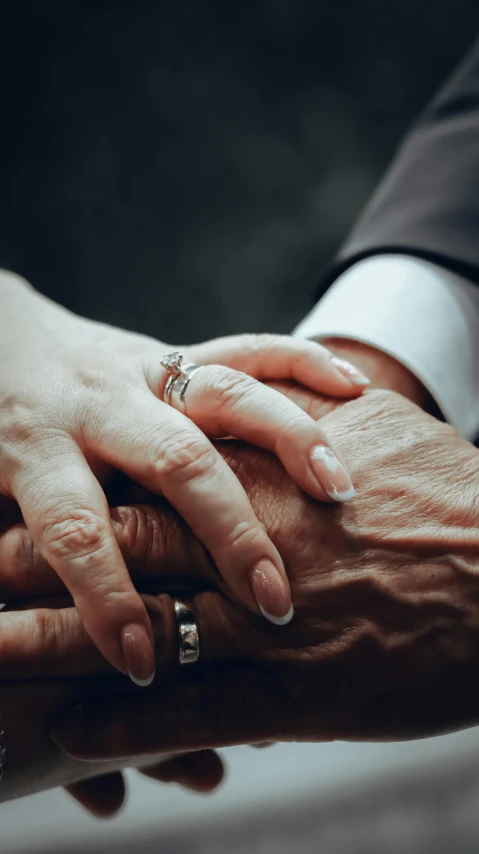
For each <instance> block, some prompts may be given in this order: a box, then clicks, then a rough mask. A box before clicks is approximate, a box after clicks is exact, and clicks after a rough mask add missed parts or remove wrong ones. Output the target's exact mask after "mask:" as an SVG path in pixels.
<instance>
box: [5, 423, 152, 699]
mask: <svg viewBox="0 0 479 854" xmlns="http://www.w3.org/2000/svg"><path fill="white" fill-rule="evenodd" d="M12 488H13V492H14V494H15V497H16V499H17V501H18V503H19V505H20V508H21V510H22V513H23V518H24V519H25V523H26V526H27V528H28V529H29V530H30V532H31V534H32V539H33V541H34V543H35V544H36V545H37V547H38V549H39V551H40V552H41V554H42V555H43V557H44V558H45V560H46V561H47V562H48V564H49V565H50V566H51V567H52V568H53V569H54V570H55V572H56V573H57V574H58V575H59V577H60V578H61V579H62V581H63V582H64V584H65V586H66V587H67V588H68V590H69V591H70V593H71V595H72V596H73V599H74V602H75V604H76V606H77V608H78V613H79V615H80V617H81V619H82V620H83V622H84V624H85V628H86V630H87V632H88V633H89V635H90V637H91V638H92V640H93V641H94V643H95V644H96V645H97V646H98V648H99V649H100V650H101V652H102V653H103V655H104V656H105V657H106V658H107V659H108V661H110V662H111V664H113V665H114V666H115V667H117V668H118V669H119V670H121V671H122V672H123V673H128V674H129V675H130V677H131V678H132V679H133V680H134V681H135V682H136V683H137V684H149V683H150V682H151V681H152V679H153V675H154V666H155V665H154V654H153V645H152V635H151V626H150V622H149V619H148V615H147V613H146V610H145V606H144V605H143V603H142V601H141V599H140V597H139V595H138V593H137V592H136V590H135V588H134V586H133V584H132V581H131V579H130V576H129V574H128V571H127V568H126V566H125V563H124V561H123V558H122V556H121V553H120V549H119V548H118V544H117V542H116V539H115V536H114V532H113V528H112V524H111V520H110V514H109V509H108V505H107V503H106V499H105V496H104V493H103V491H102V489H101V487H100V484H99V483H98V481H97V480H96V478H95V477H94V476H93V474H92V472H91V470H90V468H89V466H88V465H87V463H86V460H85V458H84V457H83V455H82V453H81V451H80V449H79V448H78V446H77V445H76V444H75V443H74V442H73V441H71V440H70V439H68V438H67V437H65V438H64V439H60V438H57V439H56V441H55V443H54V445H52V443H47V442H45V443H44V445H43V447H41V448H39V449H38V450H37V453H36V455H35V458H34V459H33V460H32V462H29V461H28V460H27V461H25V462H24V463H23V465H22V466H21V467H20V468H19V470H18V471H17V472H16V474H15V476H14V478H13V482H12Z"/></svg>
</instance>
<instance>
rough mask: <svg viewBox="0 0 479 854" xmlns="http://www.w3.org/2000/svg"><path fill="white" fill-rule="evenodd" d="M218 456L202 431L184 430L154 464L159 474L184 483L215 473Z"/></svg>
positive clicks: (164, 446)
mask: <svg viewBox="0 0 479 854" xmlns="http://www.w3.org/2000/svg"><path fill="white" fill-rule="evenodd" d="M218 459H219V458H218V455H217V452H216V450H215V448H214V447H213V445H210V443H209V442H208V441H207V439H206V438H205V437H204V436H203V435H202V434H201V433H198V435H197V434H196V433H190V434H188V433H186V432H184V433H181V434H178V435H177V436H176V437H175V438H172V439H170V440H169V441H168V442H166V443H165V444H164V445H163V447H162V448H161V451H160V453H159V454H158V456H157V458H156V459H155V460H154V461H153V463H152V467H153V470H154V474H155V476H156V475H157V476H158V479H159V480H160V482H161V481H162V480H167V481H173V482H175V483H179V484H180V485H182V484H186V483H189V482H190V481H193V480H197V479H204V478H205V477H210V476H213V475H214V474H215V473H216V471H217V466H218Z"/></svg>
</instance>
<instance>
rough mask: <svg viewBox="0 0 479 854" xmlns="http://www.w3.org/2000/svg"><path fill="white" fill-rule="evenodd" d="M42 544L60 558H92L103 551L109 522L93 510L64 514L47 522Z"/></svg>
mask: <svg viewBox="0 0 479 854" xmlns="http://www.w3.org/2000/svg"><path fill="white" fill-rule="evenodd" d="M40 535H41V538H42V542H43V543H44V544H45V546H46V547H47V549H48V552H49V554H50V555H52V556H54V557H56V558H58V559H66V560H68V559H73V558H76V559H88V558H91V557H92V556H95V555H97V554H98V552H100V551H101V550H102V548H103V546H104V544H105V540H106V537H107V524H106V521H105V520H104V519H103V518H102V517H101V516H99V515H98V514H97V513H95V512H93V511H90V510H76V511H74V512H72V513H66V514H61V515H60V516H57V517H56V518H55V519H53V520H49V521H46V522H44V523H43V525H42V528H41V532H40Z"/></svg>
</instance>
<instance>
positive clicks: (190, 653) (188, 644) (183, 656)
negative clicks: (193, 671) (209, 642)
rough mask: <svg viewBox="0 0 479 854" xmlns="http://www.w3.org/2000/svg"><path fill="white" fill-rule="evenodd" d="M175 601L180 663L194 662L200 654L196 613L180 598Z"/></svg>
mask: <svg viewBox="0 0 479 854" xmlns="http://www.w3.org/2000/svg"><path fill="white" fill-rule="evenodd" d="M174 602H175V617H176V625H177V628H178V641H179V651H178V658H179V661H180V664H194V663H195V662H196V661H198V657H199V654H200V638H199V635H198V626H197V625H196V622H195V615H194V614H193V611H192V610H191V608H188V606H187V605H185V604H184V602H180V601H179V600H178V599H175V600H174Z"/></svg>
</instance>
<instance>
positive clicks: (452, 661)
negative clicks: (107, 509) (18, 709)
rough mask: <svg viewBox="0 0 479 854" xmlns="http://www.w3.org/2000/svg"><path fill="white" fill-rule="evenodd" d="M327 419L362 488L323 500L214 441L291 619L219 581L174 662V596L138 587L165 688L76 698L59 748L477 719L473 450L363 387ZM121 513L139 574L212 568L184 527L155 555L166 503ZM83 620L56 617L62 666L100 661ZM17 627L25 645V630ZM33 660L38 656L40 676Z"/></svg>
mask: <svg viewBox="0 0 479 854" xmlns="http://www.w3.org/2000/svg"><path fill="white" fill-rule="evenodd" d="M325 420H326V422H327V424H326V426H327V428H328V429H329V431H330V433H331V435H332V436H333V437H334V439H335V441H336V443H337V445H338V447H339V449H340V450H341V451H342V453H343V454H344V455H345V456H346V457H347V458H348V461H349V463H350V466H351V469H352V472H353V476H354V480H355V483H356V486H357V499H356V500H355V501H354V502H352V503H351V504H350V505H349V506H345V507H341V508H339V507H324V506H319V505H317V504H315V503H314V502H313V501H311V500H310V499H308V498H307V497H306V496H304V495H303V494H302V493H301V492H300V491H299V490H298V489H297V487H295V486H294V484H293V483H292V482H291V481H290V480H289V478H288V477H287V476H286V475H285V473H284V470H283V469H282V468H281V467H280V466H279V465H278V463H277V462H276V460H275V459H274V458H272V457H270V456H269V455H267V454H264V453H261V452H257V451H253V450H251V449H248V448H245V447H241V446H235V445H233V446H229V445H228V444H227V443H225V446H224V453H225V456H226V459H227V460H228V462H229V463H230V464H231V465H232V467H233V468H234V470H235V472H236V473H237V474H238V476H239V477H240V479H241V480H242V482H243V484H244V486H245V488H246V490H247V491H248V494H249V496H250V498H251V500H252V502H253V504H254V506H255V509H256V512H257V513H258V515H259V516H260V517H261V518H262V521H263V522H264V524H265V525H266V527H267V529H268V531H269V533H270V535H271V537H272V538H273V540H274V542H275V544H276V545H277V547H278V548H279V550H280V552H281V553H282V555H283V557H284V560H285V563H286V566H287V568H288V574H289V578H290V581H291V586H292V590H293V599H294V602H295V608H296V611H295V618H294V620H293V621H292V623H291V624H290V625H289V626H285V627H278V628H275V627H270V626H265V625H263V622H262V621H261V620H259V619H256V618H255V617H254V615H250V614H248V613H247V612H246V611H245V610H243V609H241V608H239V607H238V606H237V605H236V604H235V603H234V602H232V601H231V600H228V599H227V598H226V597H225V596H223V595H221V594H220V593H218V592H216V591H214V590H211V589H210V590H206V591H203V592H200V593H196V594H195V595H194V596H193V597H192V598H193V608H194V611H195V614H196V618H197V622H198V626H199V631H200V636H201V643H202V655H201V660H202V664H203V666H202V667H195V668H191V669H190V670H188V669H186V671H185V672H181V673H178V668H177V667H176V652H177V650H176V632H175V624H174V618H173V611H172V603H171V600H170V598H169V597H168V596H166V595H162V596H160V597H149V598H147V600H146V601H147V603H148V606H149V608H150V612H152V613H153V614H155V613H156V614H157V619H156V620H155V623H156V631H157V635H158V637H159V639H160V640H161V644H160V647H159V649H158V653H159V657H160V661H162V662H163V673H164V674H165V673H168V672H169V682H168V688H167V690H165V686H164V685H163V687H162V688H161V691H159V692H152V693H149V694H148V695H145V696H143V695H142V696H141V697H133V698H130V699H126V700H124V701H122V703H121V708H120V706H119V705H118V704H117V703H115V702H108V701H105V700H104V699H102V701H101V703H98V702H92V703H90V704H86V705H84V706H83V707H82V709H81V710H78V711H76V712H74V713H73V714H72V715H71V716H70V717H69V716H66V717H64V718H63V720H62V721H61V724H60V723H59V724H58V725H57V727H56V729H55V730H54V732H55V738H56V739H57V741H58V743H59V744H60V745H61V746H62V747H63V748H64V749H65V750H67V751H69V752H70V753H72V754H73V755H75V756H79V757H80V758H92V757H95V758H98V757H103V758H106V757H112V756H116V755H121V756H136V755H138V754H148V753H150V752H161V751H163V750H165V749H168V750H186V749H190V748H195V747H209V746H213V745H224V744H236V743H243V742H246V741H253V742H254V741H264V740H268V739H277V740H288V739H294V740H296V739H304V740H314V739H331V738H343V739H344V738H348V739H358V738H405V737H413V736H417V735H423V734H432V733H435V732H438V731H442V730H445V729H453V728H458V727H462V726H467V725H469V724H472V723H475V722H477V720H479V690H478V689H477V687H476V686H477V679H476V673H477V667H478V664H479V652H478V650H479V580H478V571H479V538H478V534H477V522H478V516H479V507H478V491H477V483H478V482H479V455H478V453H477V451H476V450H475V449H474V448H473V447H471V446H470V445H469V444H468V443H467V442H465V441H463V440H462V439H461V438H460V437H459V436H458V435H457V433H456V432H455V431H454V430H452V429H451V428H450V427H447V426H446V425H443V424H440V423H439V422H437V421H435V420H434V419H432V418H430V417H429V416H427V415H424V414H423V413H422V412H421V411H420V410H419V409H418V408H417V407H416V406H414V405H412V404H410V403H408V402H406V401H405V400H404V399H402V398H401V397H399V396H397V395H394V394H391V393H388V392H371V393H369V394H366V395H365V396H364V397H363V398H361V399H359V400H357V401H354V402H351V403H348V404H346V405H344V406H343V407H341V408H340V409H338V410H337V411H335V412H334V413H331V414H330V415H329V416H327V419H325ZM118 513H119V514H120V516H122V517H123V529H124V531H129V534H128V535H127V538H130V545H129V550H130V553H135V558H134V562H136V560H139V562H140V563H141V564H142V565H143V568H144V573H145V575H144V578H145V577H146V579H147V580H148V575H150V577H152V576H156V578H157V581H158V577H159V578H160V581H159V583H160V584H161V574H162V571H161V567H160V568H159V566H158V558H160V559H161V557H163V558H164V559H165V558H166V559H167V562H168V574H169V575H170V576H176V577H178V574H180V572H181V569H182V568H183V572H184V575H185V578H186V579H188V580H189V582H190V583H191V581H192V580H194V581H195V582H198V581H199V580H200V578H201V577H202V578H204V581H205V583H206V584H207V585H209V586H210V587H212V586H213V584H214V582H215V580H218V579H217V576H215V572H214V570H213V569H212V568H211V566H210V564H209V561H208V559H207V556H206V555H205V554H203V553H202V552H201V549H198V547H197V546H196V544H186V552H185V551H184V546H185V540H186V531H185V529H184V528H182V526H181V523H178V522H173V527H169V528H168V537H167V543H166V544H163V545H162V546H161V548H160V550H159V551H158V550H157V549H158V546H159V543H160V541H161V537H162V533H161V532H162V531H163V532H165V528H164V526H165V524H167V523H165V520H164V517H163V513H162V511H161V510H158V511H156V512H155V511H153V510H152V511H150V512H149V515H148V518H149V522H148V524H147V523H146V522H145V517H146V516H147V513H146V511H145V510H139V509H135V508H130V509H127V508H125V509H123V510H121V511H120V510H119V511H118ZM142 531H143V533H142ZM145 532H146V533H145ZM135 533H136V536H135ZM120 539H121V538H120ZM192 559H193V560H194V568H193V569H192V566H193V565H192V563H190V561H191V560H192ZM163 572H164V569H163ZM31 613H32V612H25V615H23V616H24V619H25V621H26V624H25V625H27V624H29V625H30V626H32V618H31V616H29V615H31ZM66 614H68V618H66V617H65V615H66ZM55 615H56V616H55ZM60 615H61V616H60ZM8 616H9V615H8V614H7V615H5V618H7V617H8ZM20 616H22V615H18V614H17V615H11V618H12V620H13V617H20ZM77 619H78V618H76V616H75V612H74V610H73V609H71V608H70V609H61V610H59V611H50V612H49V616H48V625H49V633H48V637H50V639H51V643H50V661H49V663H48V667H49V668H50V669H52V670H53V671H54V672H55V673H56V675H61V674H62V672H64V673H66V672H67V671H68V667H73V669H74V670H76V672H81V669H82V667H86V666H88V667H92V666H94V667H95V668H96V669H97V670H98V672H100V671H102V670H106V665H105V664H104V663H103V662H102V661H101V660H100V659H99V658H95V656H96V655H97V653H96V652H95V650H94V649H92V648H90V646H89V643H88V639H87V638H86V637H85V636H83V635H82V634H81V627H79V625H78V624H77V622H76V621H77ZM42 621H43V617H42V618H41V620H40V628H38V627H39V623H38V620H37V622H36V623H35V624H34V625H33V634H32V637H31V645H32V648H33V647H36V648H38V639H37V641H36V642H34V638H33V635H34V634H35V631H36V630H39V631H40V632H41V631H43V627H42V626H43V623H42ZM9 637H10V641H9ZM23 637H24V638H25V644H24V645H25V646H26V647H28V643H29V636H28V629H27V628H25V630H24V632H23ZM72 637H73V638H74V642H73V643H72V642H71V641H70V640H69V639H70V638H72ZM5 638H6V640H5ZM13 641H14V629H13V628H12V626H10V629H9V625H8V621H6V623H5V628H4V642H3V643H4V652H5V654H4V655H3V656H1V657H2V658H3V662H4V664H3V667H6V668H7V669H8V668H9V672H10V676H13V675H14V672H15V670H17V671H18V665H19V663H20V662H19V661H18V659H17V661H16V662H15V654H16V653H15V651H14V647H15V644H14V642H13ZM15 648H16V649H17V650H18V648H19V647H18V637H17V641H16V647H15ZM44 649H45V645H44ZM62 650H63V651H62ZM9 656H10V657H9ZM47 658H48V656H47ZM25 660H26V661H27V662H28V654H27V656H26V657H25V656H24V661H25ZM82 662H83V664H82ZM166 664H168V665H169V667H168V668H166V669H165V665H166ZM37 665H38V662H37ZM37 665H36V664H35V659H34V657H33V656H31V657H30V666H31V670H32V672H33V673H34V672H35V667H36V666H37ZM24 667H25V665H24Z"/></svg>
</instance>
